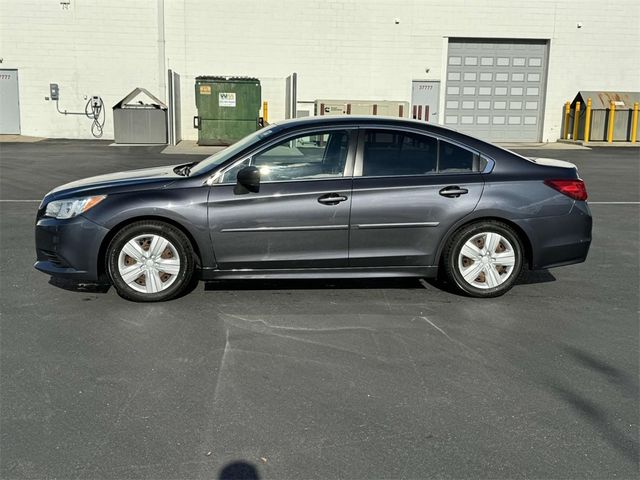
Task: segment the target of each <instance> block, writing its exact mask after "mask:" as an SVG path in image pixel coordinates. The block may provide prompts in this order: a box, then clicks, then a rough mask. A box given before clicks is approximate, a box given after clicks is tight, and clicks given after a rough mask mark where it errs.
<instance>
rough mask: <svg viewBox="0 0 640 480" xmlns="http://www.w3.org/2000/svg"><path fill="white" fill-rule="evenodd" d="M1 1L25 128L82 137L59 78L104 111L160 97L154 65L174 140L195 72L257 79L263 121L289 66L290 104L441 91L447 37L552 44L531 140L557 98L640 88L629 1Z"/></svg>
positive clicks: (70, 94)
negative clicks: (172, 108) (422, 84)
mask: <svg viewBox="0 0 640 480" xmlns="http://www.w3.org/2000/svg"><path fill="white" fill-rule="evenodd" d="M0 8H1V9H2V12H3V13H2V15H1V16H0V57H4V59H5V60H4V63H3V64H2V65H0V68H4V67H5V66H8V65H14V66H15V67H17V68H18V69H19V70H20V88H21V109H22V115H23V122H22V125H23V133H24V134H34V135H35V134H39V135H46V136H69V137H74V138H86V137H87V134H88V127H89V125H88V121H87V120H86V119H77V118H76V119H72V118H60V116H58V115H57V114H54V113H53V111H55V108H54V106H53V105H51V104H50V103H47V102H44V100H43V97H44V95H46V94H47V92H48V84H49V82H52V81H57V82H58V83H60V84H61V95H62V97H61V98H62V100H61V105H62V106H63V107H64V108H67V109H71V108H78V107H82V106H83V105H84V102H83V101H82V96H83V95H92V94H94V93H97V94H100V95H102V97H103V98H104V99H105V102H106V103H107V105H108V107H109V109H110V107H111V105H113V104H114V103H116V102H117V101H118V100H119V99H120V98H121V97H123V96H124V95H125V94H126V93H127V92H128V91H129V90H131V89H132V88H134V87H136V86H144V87H146V88H148V89H149V90H150V91H152V92H153V93H155V94H157V95H158V96H159V97H160V98H162V99H165V93H164V78H160V77H161V75H160V73H159V72H161V71H164V69H165V68H172V69H173V70H175V71H176V72H178V73H180V74H181V75H182V126H183V128H182V131H183V137H184V138H196V131H195V130H193V129H192V128H191V122H192V120H191V119H192V117H193V116H194V115H195V114H196V111H195V102H194V98H193V97H194V94H193V79H194V78H195V77H196V76H198V75H244V76H255V77H258V78H261V79H263V92H264V94H265V95H267V94H268V96H269V97H270V98H266V97H265V95H263V97H265V99H266V100H269V101H270V115H269V117H270V120H271V121H275V120H277V119H278V118H282V117H283V116H284V103H283V102H284V81H283V79H284V78H285V77H286V76H287V75H289V74H290V73H291V72H294V71H295V72H297V73H298V99H299V100H302V101H305V100H306V101H311V100H314V99H316V98H344V99H358V98H360V99H362V98H366V99H372V100H404V101H410V99H411V80H413V79H434V80H436V79H440V80H442V82H443V86H444V83H445V81H444V78H445V75H444V68H445V64H444V63H445V62H444V60H443V59H444V55H445V54H446V44H447V37H481V38H538V39H549V40H550V60H549V72H548V73H549V76H548V85H547V94H546V110H545V121H544V132H543V140H550V141H553V140H555V139H557V138H558V136H559V135H560V120H561V116H560V108H561V106H562V103H563V102H564V101H565V100H567V99H570V98H572V97H573V96H574V95H575V93H576V92H577V91H578V90H588V89H594V90H598V89H602V90H638V88H640V68H638V60H637V58H640V28H639V27H640V3H639V2H637V0H616V1H606V2H603V1H602V0H585V1H583V2H581V3H580V4H579V6H577V5H576V4H575V3H574V2H570V1H569V0H538V1H536V2H528V3H524V2H513V1H509V0H498V1H495V2H490V3H487V2H484V1H482V0H446V1H445V0H437V1H433V2H424V1H421V0H394V1H391V0H349V1H347V0H340V1H338V0H327V1H317V0H261V1H249V0H247V1H242V2H231V1H226V0H225V1H223V0H219V1H212V0H157V1H156V2H153V1H147V2H131V1H123V0H112V1H110V2H99V1H98V0H93V1H88V0H83V1H82V2H79V1H77V0H71V4H70V7H69V8H70V11H65V10H62V9H61V6H60V4H59V3H58V2H57V1H51V2H49V1H46V2H45V0H41V1H34V0H31V1H23V2H20V3H18V2H9V1H8V0H0ZM162 12H164V29H163V32H160V29H159V28H158V25H159V21H158V20H159V18H160V17H162V15H160V16H159V14H161V13H162ZM92 19H94V20H95V19H97V20H98V21H97V23H96V22H93V23H92ZM578 22H581V23H582V28H577V24H578ZM163 36H164V43H162V44H161V42H160V40H161V38H162V37H163ZM61 45H64V46H65V48H64V49H60V48H59V47H60V46H61ZM162 46H164V48H162ZM60 50H64V51H60ZM163 50H164V57H163V56H162V51H163ZM427 68H428V69H429V73H428V74H427V73H425V69H427ZM54 77H56V78H54ZM61 79H63V80H61ZM65 82H68V84H67V83H65ZM265 82H266V83H265ZM280 84H282V93H281V96H280V95H279V92H278V90H279V85H280ZM67 89H68V90H67ZM72 100H73V101H74V102H75V103H73V104H68V103H66V102H67V101H69V102H71V101H72ZM280 105H282V106H281V107H280ZM108 113H109V115H108V117H107V120H108V123H107V128H106V132H105V136H108V135H109V133H110V132H111V131H112V125H111V123H112V117H111V115H110V112H108Z"/></svg>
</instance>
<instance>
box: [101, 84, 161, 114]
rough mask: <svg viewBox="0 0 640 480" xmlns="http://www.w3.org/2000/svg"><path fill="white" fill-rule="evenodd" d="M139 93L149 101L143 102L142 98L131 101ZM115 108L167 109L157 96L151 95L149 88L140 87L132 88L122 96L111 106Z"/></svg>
mask: <svg viewBox="0 0 640 480" xmlns="http://www.w3.org/2000/svg"><path fill="white" fill-rule="evenodd" d="M140 94H144V95H146V96H147V97H148V98H149V100H151V103H144V102H143V101H142V100H138V101H137V102H135V103H133V100H134V99H135V98H136V97H137V96H138V95H140ZM116 108H157V109H161V110H167V106H166V105H165V104H164V103H162V102H161V101H160V100H159V99H158V98H157V97H155V96H154V95H152V94H151V93H150V92H149V90H147V89H146V88H142V87H137V88H134V89H133V90H132V91H131V93H130V94H129V95H127V96H126V97H124V98H123V99H122V100H120V101H119V102H118V103H116V104H115V105H114V106H113V109H114V110H115V109H116Z"/></svg>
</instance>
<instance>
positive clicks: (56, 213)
mask: <svg viewBox="0 0 640 480" xmlns="http://www.w3.org/2000/svg"><path fill="white" fill-rule="evenodd" d="M105 198H107V196H106V195H96V196H95V197H81V198H67V199H65V200H55V201H53V202H49V203H48V204H47V211H46V212H45V213H44V214H45V216H46V217H53V218H59V219H64V218H73V217H75V216H76V215H80V214H81V213H84V212H86V211H87V210H89V209H90V208H92V207H95V206H96V205H97V204H99V203H100V202H101V201H102V200H104V199H105Z"/></svg>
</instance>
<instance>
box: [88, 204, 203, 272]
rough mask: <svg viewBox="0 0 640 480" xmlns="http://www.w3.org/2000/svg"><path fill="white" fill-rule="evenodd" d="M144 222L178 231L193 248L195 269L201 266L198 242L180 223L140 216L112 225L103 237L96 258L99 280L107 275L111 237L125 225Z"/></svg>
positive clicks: (153, 216) (163, 218)
mask: <svg viewBox="0 0 640 480" xmlns="http://www.w3.org/2000/svg"><path fill="white" fill-rule="evenodd" d="M145 220H153V221H156V222H163V223H166V224H168V225H171V226H173V227H175V228H177V229H178V230H180V231H181V232H182V233H183V234H184V235H185V236H186V237H187V239H188V240H189V243H191V248H193V253H194V254H195V257H196V258H195V259H194V260H195V263H196V267H197V268H200V267H201V266H202V255H201V251H200V245H198V242H197V241H196V239H195V237H194V236H193V234H192V233H191V232H190V231H189V229H188V228H186V227H185V226H184V225H182V224H181V223H180V222H177V221H175V220H173V219H171V218H167V217H162V216H155V215H142V216H137V217H131V218H127V219H126V220H123V221H121V222H120V223H118V224H116V225H114V226H113V227H111V229H110V230H109V233H107V235H106V236H105V237H104V239H103V240H102V243H101V244H100V249H99V250H98V258H97V261H98V265H97V272H98V276H99V277H100V278H104V277H105V276H106V274H107V265H106V257H107V247H108V246H109V244H110V243H111V240H112V239H113V237H115V235H116V234H117V233H118V232H119V231H120V230H122V229H123V228H124V227H126V226H127V225H131V224H132V223H136V222H141V221H145Z"/></svg>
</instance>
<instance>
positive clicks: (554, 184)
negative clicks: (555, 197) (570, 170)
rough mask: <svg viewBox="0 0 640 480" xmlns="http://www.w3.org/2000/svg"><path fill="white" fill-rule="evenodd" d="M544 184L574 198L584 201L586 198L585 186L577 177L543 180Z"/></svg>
mask: <svg viewBox="0 0 640 480" xmlns="http://www.w3.org/2000/svg"><path fill="white" fill-rule="evenodd" d="M544 184H545V185H548V186H549V187H551V188H553V189H554V190H557V191H559V192H560V193H562V194H563V195H566V196H567V197H571V198H573V199H574V200H581V201H584V200H586V199H587V187H586V186H585V184H584V182H583V181H582V180H580V179H579V178H577V179H575V180H565V179H558V180H545V181H544Z"/></svg>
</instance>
